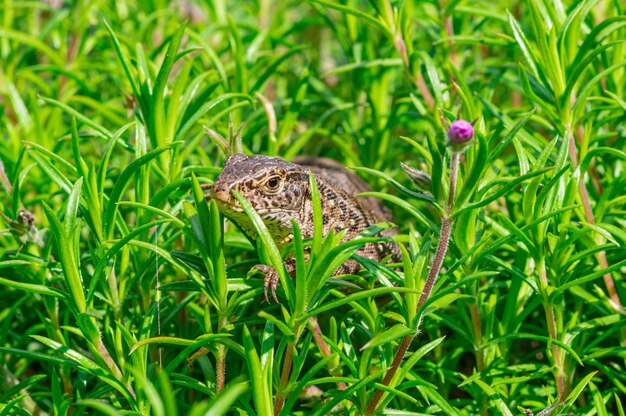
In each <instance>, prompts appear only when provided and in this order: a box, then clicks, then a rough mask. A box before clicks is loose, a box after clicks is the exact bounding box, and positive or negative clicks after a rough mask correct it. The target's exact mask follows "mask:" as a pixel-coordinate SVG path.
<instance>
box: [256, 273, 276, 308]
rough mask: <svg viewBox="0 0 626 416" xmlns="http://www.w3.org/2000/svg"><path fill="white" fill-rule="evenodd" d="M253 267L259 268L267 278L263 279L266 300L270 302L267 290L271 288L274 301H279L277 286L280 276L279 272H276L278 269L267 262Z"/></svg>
mask: <svg viewBox="0 0 626 416" xmlns="http://www.w3.org/2000/svg"><path fill="white" fill-rule="evenodd" d="M253 269H257V270H260V271H261V272H263V273H265V278H264V279H263V293H264V294H265V300H266V301H268V302H270V300H269V298H268V297H267V290H268V289H270V290H271V292H272V297H273V298H274V301H275V302H276V303H278V298H277V297H276V288H277V287H278V281H279V277H278V273H276V269H274V268H273V267H272V266H268V265H266V264H257V265H256V266H254V267H253Z"/></svg>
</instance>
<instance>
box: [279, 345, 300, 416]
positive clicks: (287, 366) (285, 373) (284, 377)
mask: <svg viewBox="0 0 626 416" xmlns="http://www.w3.org/2000/svg"><path fill="white" fill-rule="evenodd" d="M295 347H296V341H294V342H290V343H288V344H287V350H286V351H285V361H284V362H283V370H282V374H281V375H280V390H279V391H278V394H276V400H275V401H274V416H278V414H279V413H280V411H281V410H282V408H283V405H284V404H285V388H286V387H287V382H288V381H289V374H290V373H291V366H292V364H293V349H294V348H295Z"/></svg>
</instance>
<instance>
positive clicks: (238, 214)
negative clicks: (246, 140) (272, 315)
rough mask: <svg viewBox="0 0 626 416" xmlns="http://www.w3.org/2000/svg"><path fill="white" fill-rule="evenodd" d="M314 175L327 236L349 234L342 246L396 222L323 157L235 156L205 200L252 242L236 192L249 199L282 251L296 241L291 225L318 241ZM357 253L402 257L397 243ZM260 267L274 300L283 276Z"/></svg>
mask: <svg viewBox="0 0 626 416" xmlns="http://www.w3.org/2000/svg"><path fill="white" fill-rule="evenodd" d="M309 172H312V173H313V176H314V178H315V182H316V184H317V187H318V191H319V195H320V200H321V208H322V218H323V235H324V236H326V235H327V234H328V232H329V231H330V230H331V229H332V230H334V231H335V233H337V232H339V231H341V230H346V233H345V235H344V237H343V240H342V241H346V240H350V239H352V238H354V237H356V236H357V235H358V234H359V233H360V232H361V231H363V230H365V229H366V228H367V227H369V226H371V225H374V224H376V223H379V222H393V216H392V215H391V211H390V210H389V209H388V208H387V207H385V206H384V204H383V203H382V201H380V200H379V199H376V198H374V197H357V196H356V195H357V194H359V193H363V192H368V191H371V190H372V189H371V188H370V187H369V185H367V183H365V181H363V180H362V179H361V178H360V177H358V176H357V175H356V174H355V173H353V172H350V171H348V170H346V169H345V168H344V167H343V166H342V165H341V164H340V163H339V162H336V161H334V160H332V159H328V158H320V157H297V158H294V160H293V162H287V161H285V160H283V159H281V158H278V157H270V156H262V155H252V156H247V155H244V154H242V153H236V154H233V155H231V156H230V157H228V159H226V161H225V162H224V167H223V169H222V172H221V173H220V174H219V175H218V177H217V178H216V179H215V181H214V182H213V184H212V185H211V186H210V187H209V189H210V191H209V192H208V193H207V194H206V198H207V199H208V198H212V199H214V200H215V202H216V204H217V207H218V209H219V210H220V211H221V212H222V213H223V214H224V215H225V216H226V217H227V218H229V219H230V220H231V221H232V222H234V223H235V224H236V225H237V226H238V227H239V229H240V230H241V231H242V232H243V233H244V234H245V235H246V236H247V237H248V238H249V239H250V240H253V241H255V240H256V237H257V235H256V229H255V228H254V225H253V224H252V221H251V220H250V219H249V218H248V216H247V214H246V213H245V212H244V210H243V208H242V207H241V205H240V204H239V201H237V199H236V198H235V197H234V196H233V194H232V191H236V192H238V193H239V194H241V195H242V196H244V197H245V198H246V199H247V200H248V202H250V204H251V205H252V207H253V208H254V209H255V210H256V211H257V213H258V214H259V216H260V217H261V218H262V220H263V222H264V223H265V225H266V227H267V229H268V230H269V232H270V234H271V236H272V238H273V239H274V241H275V242H276V244H277V246H278V247H279V248H281V249H282V248H283V247H285V246H286V245H287V244H289V243H290V242H291V241H292V240H293V233H292V223H291V221H292V220H293V221H295V222H296V223H297V224H298V226H299V227H300V231H301V233H302V237H303V238H310V237H312V236H313V202H312V198H311V191H310V183H309ZM394 234H397V230H395V229H387V230H384V231H383V232H382V233H381V235H382V236H385V237H387V236H391V235H394ZM356 254H358V255H360V256H363V257H367V258H370V259H372V260H376V261H380V260H382V259H383V258H385V257H386V256H388V255H389V254H392V255H393V257H394V258H395V259H399V258H400V250H399V248H398V246H397V244H396V243H394V242H382V243H367V244H365V245H364V246H363V247H361V248H360V249H359V250H357V252H356ZM285 266H286V267H287V271H288V272H289V274H290V275H291V276H293V274H294V273H295V260H294V259H287V260H286V261H285ZM255 268H257V269H259V270H261V271H262V272H264V273H265V279H264V293H265V298H266V299H268V296H267V292H268V289H269V290H271V292H272V296H273V297H274V300H275V301H277V298H276V288H277V286H278V281H279V279H278V274H277V273H276V271H275V270H274V268H273V267H271V266H267V265H263V264H259V265H257V266H255ZM360 268H361V265H360V264H359V263H358V262H357V261H355V260H353V259H349V260H348V261H346V262H345V263H344V264H343V265H342V266H341V267H339V269H337V271H335V273H334V275H339V274H354V273H356V272H357V271H358V270H359V269H360Z"/></svg>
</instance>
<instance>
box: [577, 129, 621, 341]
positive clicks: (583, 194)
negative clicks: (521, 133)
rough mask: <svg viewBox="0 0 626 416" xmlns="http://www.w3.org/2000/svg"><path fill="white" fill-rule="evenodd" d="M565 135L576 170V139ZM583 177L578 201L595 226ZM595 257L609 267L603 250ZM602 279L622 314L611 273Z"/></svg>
mask: <svg viewBox="0 0 626 416" xmlns="http://www.w3.org/2000/svg"><path fill="white" fill-rule="evenodd" d="M567 134H568V136H569V157H570V161H571V162H572V167H573V168H574V169H576V168H578V167H579V163H578V153H577V151H576V139H575V138H574V135H573V134H572V133H570V131H569V130H568V132H567ZM584 175H585V172H582V171H581V172H580V177H579V178H578V192H579V194H580V200H581V202H582V204H583V211H584V212H585V219H586V220H587V222H588V223H589V224H595V218H594V215H593V210H592V209H591V201H590V200H589V193H588V192H587V186H586V185H585V177H584ZM595 241H596V244H598V245H601V244H602V243H603V241H602V237H601V236H599V235H598V236H597V237H596V238H595ZM595 256H596V260H597V261H598V263H599V265H600V267H601V268H603V269H606V268H608V267H609V263H608V261H607V259H606V252H605V251H604V250H602V251H601V252H598V253H596V254H595ZM603 279H604V285H605V286H606V290H607V292H608V294H609V302H610V304H611V306H612V307H613V309H615V310H616V311H617V312H623V311H624V307H623V306H622V303H621V301H620V298H619V295H618V294H617V291H616V289H615V282H614V280H613V276H612V275H611V273H606V274H605V275H604V276H603ZM625 342H626V340H624V339H623V340H622V344H624V343H625Z"/></svg>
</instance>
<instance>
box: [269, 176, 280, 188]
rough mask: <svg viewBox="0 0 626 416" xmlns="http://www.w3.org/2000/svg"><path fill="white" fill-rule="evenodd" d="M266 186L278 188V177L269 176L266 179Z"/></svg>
mask: <svg viewBox="0 0 626 416" xmlns="http://www.w3.org/2000/svg"><path fill="white" fill-rule="evenodd" d="M267 187H268V188H270V189H271V190H275V189H276V188H278V178H277V177H273V178H270V179H269V180H268V181H267Z"/></svg>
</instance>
